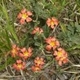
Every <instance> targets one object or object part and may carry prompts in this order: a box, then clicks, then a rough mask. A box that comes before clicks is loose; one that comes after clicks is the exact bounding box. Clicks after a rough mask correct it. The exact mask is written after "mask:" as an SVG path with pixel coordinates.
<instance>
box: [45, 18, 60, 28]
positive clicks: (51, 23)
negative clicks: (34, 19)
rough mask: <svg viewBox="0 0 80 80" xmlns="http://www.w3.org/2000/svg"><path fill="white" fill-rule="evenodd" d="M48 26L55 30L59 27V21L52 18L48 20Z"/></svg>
mask: <svg viewBox="0 0 80 80" xmlns="http://www.w3.org/2000/svg"><path fill="white" fill-rule="evenodd" d="M46 24H47V25H48V26H49V27H51V28H52V29H54V28H55V27H56V26H58V24H59V21H58V20H57V19H56V18H55V17H52V18H48V19H47V21H46Z"/></svg>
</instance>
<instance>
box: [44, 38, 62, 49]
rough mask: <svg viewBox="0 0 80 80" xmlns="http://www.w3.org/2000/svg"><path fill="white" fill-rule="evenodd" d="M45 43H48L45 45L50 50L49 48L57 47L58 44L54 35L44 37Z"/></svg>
mask: <svg viewBox="0 0 80 80" xmlns="http://www.w3.org/2000/svg"><path fill="white" fill-rule="evenodd" d="M46 43H47V44H48V45H47V46H46V49H47V50H51V49H53V50H54V49H56V48H57V47H59V46H60V43H59V41H58V40H57V39H56V38H55V37H48V38H46Z"/></svg>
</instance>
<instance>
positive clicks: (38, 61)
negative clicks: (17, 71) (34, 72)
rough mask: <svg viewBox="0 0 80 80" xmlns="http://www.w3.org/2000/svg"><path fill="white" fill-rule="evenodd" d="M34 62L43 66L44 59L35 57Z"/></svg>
mask: <svg viewBox="0 0 80 80" xmlns="http://www.w3.org/2000/svg"><path fill="white" fill-rule="evenodd" d="M34 63H35V65H36V66H43V65H44V59H43V58H40V57H36V58H35V60H34Z"/></svg>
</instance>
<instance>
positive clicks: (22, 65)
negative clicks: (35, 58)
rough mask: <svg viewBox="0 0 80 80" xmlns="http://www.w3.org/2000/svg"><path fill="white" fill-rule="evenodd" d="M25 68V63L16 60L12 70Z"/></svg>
mask: <svg viewBox="0 0 80 80" xmlns="http://www.w3.org/2000/svg"><path fill="white" fill-rule="evenodd" d="M25 67H26V63H25V62H23V61H22V60H17V61H16V63H14V64H13V68H14V69H16V70H18V71H19V70H23V69H25Z"/></svg>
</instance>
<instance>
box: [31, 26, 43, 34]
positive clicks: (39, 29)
mask: <svg viewBox="0 0 80 80" xmlns="http://www.w3.org/2000/svg"><path fill="white" fill-rule="evenodd" d="M42 32H43V29H42V28H39V27H35V28H34V30H33V31H32V34H36V33H39V34H41V33H42Z"/></svg>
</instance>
